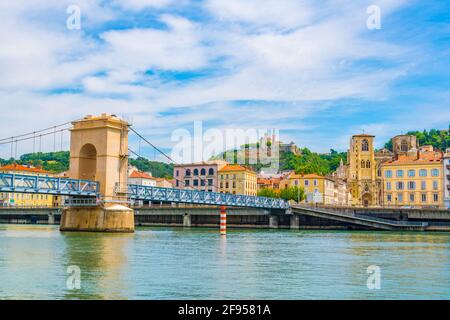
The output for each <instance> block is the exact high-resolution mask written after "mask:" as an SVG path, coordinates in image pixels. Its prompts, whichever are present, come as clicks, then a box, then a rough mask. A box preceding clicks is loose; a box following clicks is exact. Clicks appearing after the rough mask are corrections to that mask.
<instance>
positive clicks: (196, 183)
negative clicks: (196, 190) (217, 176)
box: [193, 179, 198, 187]
mask: <svg viewBox="0 0 450 320" xmlns="http://www.w3.org/2000/svg"><path fill="white" fill-rule="evenodd" d="M193 182H194V186H195V187H196V186H198V180H197V179H194V181H193Z"/></svg>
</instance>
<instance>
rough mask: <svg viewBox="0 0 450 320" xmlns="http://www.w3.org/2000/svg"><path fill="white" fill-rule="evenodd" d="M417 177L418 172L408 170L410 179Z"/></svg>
mask: <svg viewBox="0 0 450 320" xmlns="http://www.w3.org/2000/svg"><path fill="white" fill-rule="evenodd" d="M415 176H416V170H408V177H415Z"/></svg>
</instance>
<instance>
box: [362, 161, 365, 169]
mask: <svg viewBox="0 0 450 320" xmlns="http://www.w3.org/2000/svg"><path fill="white" fill-rule="evenodd" d="M365 167H366V162H365V161H364V160H361V168H363V169H364V168H365Z"/></svg>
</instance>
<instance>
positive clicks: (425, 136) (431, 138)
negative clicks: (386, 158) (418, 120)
mask: <svg viewBox="0 0 450 320" xmlns="http://www.w3.org/2000/svg"><path fill="white" fill-rule="evenodd" d="M406 134H410V135H414V136H416V137H417V142H418V143H419V145H420V146H423V145H432V146H433V147H434V148H436V149H440V150H443V151H444V150H445V149H446V148H450V126H449V130H437V129H431V130H430V131H427V130H423V131H409V132H407V133H406ZM384 147H385V148H387V149H389V150H391V151H392V139H391V140H389V142H387V143H386V144H385V145H384Z"/></svg>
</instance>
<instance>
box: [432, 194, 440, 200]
mask: <svg viewBox="0 0 450 320" xmlns="http://www.w3.org/2000/svg"><path fill="white" fill-rule="evenodd" d="M433 201H434V202H438V201H439V194H438V193H433Z"/></svg>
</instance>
